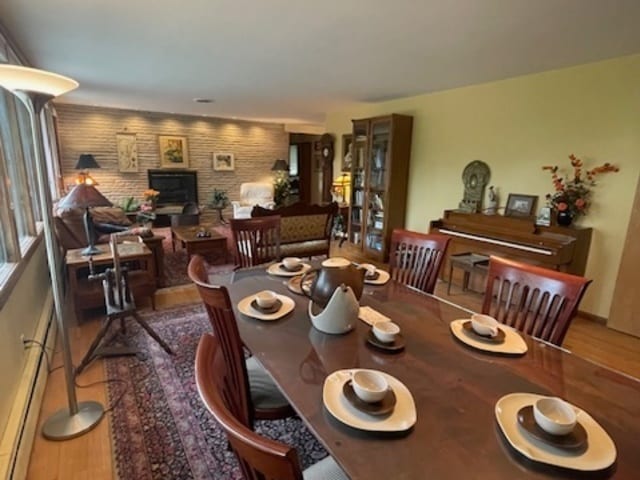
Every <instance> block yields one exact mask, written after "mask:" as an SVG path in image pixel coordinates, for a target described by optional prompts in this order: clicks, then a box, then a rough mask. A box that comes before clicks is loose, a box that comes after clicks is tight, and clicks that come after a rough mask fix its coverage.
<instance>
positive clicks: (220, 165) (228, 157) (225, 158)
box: [213, 153, 236, 171]
mask: <svg viewBox="0 0 640 480" xmlns="http://www.w3.org/2000/svg"><path fill="white" fill-rule="evenodd" d="M235 168H236V166H235V159H234V157H233V153H214V154H213V169H214V170H218V171H225V170H226V171H230V170H234V169H235Z"/></svg>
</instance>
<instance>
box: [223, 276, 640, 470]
mask: <svg viewBox="0 0 640 480" xmlns="http://www.w3.org/2000/svg"><path fill="white" fill-rule="evenodd" d="M266 288H268V289H271V290H274V291H276V292H278V293H283V294H287V295H288V296H289V297H291V298H293V299H294V300H295V302H296V307H295V309H294V311H293V312H292V313H290V314H289V315H287V316H286V317H284V318H282V319H280V320H278V321H275V322H263V321H259V320H255V319H251V318H249V317H246V316H244V315H242V314H240V313H239V312H238V311H237V310H236V317H237V319H238V324H239V328H240V334H241V336H242V339H243V341H244V342H245V344H246V345H247V347H248V348H249V349H250V350H251V351H252V352H253V354H254V355H256V356H257V358H258V359H259V360H260V362H261V363H262V364H263V365H264V366H265V367H266V368H267V370H268V371H269V372H270V374H271V375H272V376H273V378H274V379H275V381H276V382H277V384H278V385H279V387H280V388H281V390H282V391H283V392H284V394H285V395H286V396H287V398H288V399H289V401H290V402H291V404H292V406H293V408H294V409H295V410H296V411H297V412H298V414H299V415H300V417H301V418H302V419H303V420H304V421H305V423H306V424H307V425H308V426H309V427H310V429H311V430H312V431H313V432H314V434H315V435H316V436H317V437H318V439H320V441H321V442H322V443H323V444H324V445H325V447H326V448H327V450H328V451H329V452H330V454H331V455H333V457H334V458H335V460H336V461H337V462H338V463H339V464H340V465H341V466H342V467H343V469H344V470H345V471H346V472H347V474H348V475H349V476H350V477H351V478H353V479H378V478H379V479H391V478H393V479H423V478H433V479H448V478H452V479H472V478H478V479H489V478H491V479H493V478H509V479H515V478H518V479H520V478H552V477H564V478H581V477H588V478H640V449H639V444H640V380H638V379H634V378H632V377H629V376H626V375H624V374H621V373H618V372H615V371H613V370H610V369H607V368H604V367H601V366H598V365H596V364H594V363H591V362H589V361H587V360H585V359H582V358H580V357H578V356H576V355H573V354H571V353H569V352H567V351H563V350H562V349H559V348H556V347H554V346H551V345H547V344H545V343H542V342H539V341H537V340H535V339H533V338H530V337H527V336H526V335H523V337H524V338H525V341H526V342H527V345H528V347H529V351H528V352H527V354H526V355H524V356H521V357H507V356H497V355H492V354H488V353H484V352H480V351H477V350H473V349H471V348H470V347H467V346H466V345H464V344H462V343H460V342H459V341H458V340H456V339H455V338H454V337H453V335H452V334H451V333H450V330H449V322H450V321H452V320H456V319H460V318H468V313H467V312H465V311H464V310H462V309H461V308H459V307H457V306H455V305H453V304H449V303H447V302H444V301H442V300H440V299H438V298H436V297H433V296H429V295H425V294H422V293H418V292H415V291H413V290H411V289H409V288H407V287H404V286H402V285H399V284H397V283H395V282H389V283H388V284H387V285H385V286H382V287H372V286H367V287H366V288H365V292H364V294H363V296H362V299H361V302H360V303H361V305H369V306H371V307H372V308H374V309H376V310H378V311H379V312H381V313H383V314H385V315H387V316H389V317H390V318H391V319H393V321H394V322H396V323H398V324H399V325H400V327H401V328H402V332H403V335H404V337H405V339H406V349H405V350H404V351H403V352H402V353H399V354H387V353H383V352H380V351H377V350H375V349H373V348H372V347H369V346H368V345H367V344H366V343H365V335H366V333H367V332H368V329H369V327H368V326H367V325H366V324H365V323H364V322H362V321H358V322H357V324H358V325H357V328H356V329H355V330H354V331H352V332H350V333H348V334H345V335H338V336H336V335H326V334H323V333H321V332H319V331H317V330H315V329H314V328H313V327H312V326H311V322H310V320H309V318H308V315H307V300H306V298H305V297H301V296H298V295H295V294H293V293H292V292H289V291H288V290H287V288H286V286H285V284H284V281H283V279H282V278H279V277H273V276H268V275H267V274H266V273H265V272H264V270H263V269H253V270H250V271H244V272H242V271H239V272H237V273H236V276H235V278H234V283H233V284H232V285H231V286H230V290H229V291H230V295H231V297H232V300H233V301H234V303H235V304H237V302H238V301H239V300H240V299H242V298H244V297H245V296H247V295H250V294H253V293H255V292H257V291H259V290H262V289H266ZM343 368H373V369H377V370H381V371H384V372H387V373H389V374H390V375H393V376H395V377H396V378H398V379H399V380H400V381H402V382H403V383H404V384H405V385H406V386H407V387H408V388H409V390H410V391H411V393H412V395H413V398H414V401H415V404H416V409H417V418H418V419H417V422H416V424H415V426H414V427H413V428H412V429H411V430H410V431H409V432H406V433H404V434H379V433H371V432H361V431H358V430H355V429H353V428H350V427H348V426H346V425H343V424H342V423H340V422H339V421H337V420H336V419H334V418H333V417H332V415H331V414H330V413H329V412H328V411H327V410H326V408H325V407H324V406H323V402H322V387H323V382H324V379H325V377H326V376H327V375H328V374H330V373H332V372H334V371H335V370H339V369H343ZM515 392H527V393H537V394H544V395H554V396H558V397H561V398H564V399H565V400H567V401H569V402H571V403H573V404H575V405H577V406H579V407H581V408H582V409H584V410H586V411H587V412H588V413H589V414H590V415H591V416H592V417H593V418H594V419H595V420H596V421H598V422H599V423H600V425H602V426H603V427H604V429H605V430H606V431H607V432H608V434H609V435H610V436H611V438H612V439H613V441H614V443H615V444H616V447H617V452H618V454H617V461H616V463H615V464H614V466H613V468H611V469H609V470H608V471H605V472H596V473H595V474H591V475H584V474H582V476H580V475H578V474H577V472H574V471H567V470H563V469H559V468H557V467H549V466H545V465H542V464H539V463H535V462H532V461H530V460H528V459H526V458H525V457H524V456H522V455H520V454H519V453H517V452H516V451H515V450H514V449H513V448H511V446H510V445H509V444H508V442H507V441H506V439H505V438H504V437H503V435H502V433H501V431H500V428H499V427H498V425H497V422H496V420H495V415H494V407H495V404H496V402H497V401H498V399H500V398H501V397H502V396H503V395H506V394H508V393H515ZM514 421H515V419H514Z"/></svg>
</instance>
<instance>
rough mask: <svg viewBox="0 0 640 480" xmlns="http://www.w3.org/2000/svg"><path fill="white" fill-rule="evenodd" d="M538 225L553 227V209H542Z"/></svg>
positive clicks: (537, 220) (539, 213) (537, 221)
mask: <svg viewBox="0 0 640 480" xmlns="http://www.w3.org/2000/svg"><path fill="white" fill-rule="evenodd" d="M536 225H540V226H543V227H550V226H551V207H542V208H541V209H540V211H539V212H538V217H537V218H536Z"/></svg>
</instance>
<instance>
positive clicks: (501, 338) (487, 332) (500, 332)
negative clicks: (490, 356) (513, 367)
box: [449, 313, 528, 355]
mask: <svg viewBox="0 0 640 480" xmlns="http://www.w3.org/2000/svg"><path fill="white" fill-rule="evenodd" d="M449 328H450V329H451V333H453V335H454V336H455V337H456V338H457V339H458V340H460V341H461V342H462V343H464V344H466V345H468V346H470V347H472V348H475V349H477V350H483V351H486V352H493V353H503V354H512V355H522V354H524V353H526V352H527V350H528V347H527V344H526V342H525V341H524V339H523V338H522V337H521V336H520V334H519V333H518V332H516V331H515V330H514V329H512V328H511V327H508V326H507V325H504V324H502V323H500V322H498V321H497V320H496V319H495V318H493V317H491V316H489V315H484V314H480V313H474V314H473V315H471V318H467V319H462V320H454V321H452V322H451V323H450V324H449Z"/></svg>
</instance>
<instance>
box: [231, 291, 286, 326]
mask: <svg viewBox="0 0 640 480" xmlns="http://www.w3.org/2000/svg"><path fill="white" fill-rule="evenodd" d="M276 296H277V297H278V300H280V301H281V302H282V306H281V307H280V310H278V311H277V312H273V313H262V312H260V311H259V310H256V309H255V308H253V307H252V306H251V302H253V301H254V300H255V298H256V296H255V295H249V296H248V297H245V298H243V299H242V300H240V301H239V302H238V310H240V313H242V314H244V315H246V316H248V317H252V318H257V319H258V320H266V321H271V320H278V319H279V318H282V317H284V316H285V315H286V314H287V313H289V312H290V311H292V310H293V307H295V306H296V303H295V302H294V301H293V300H292V299H291V298H289V297H287V296H286V295H280V294H276Z"/></svg>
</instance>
